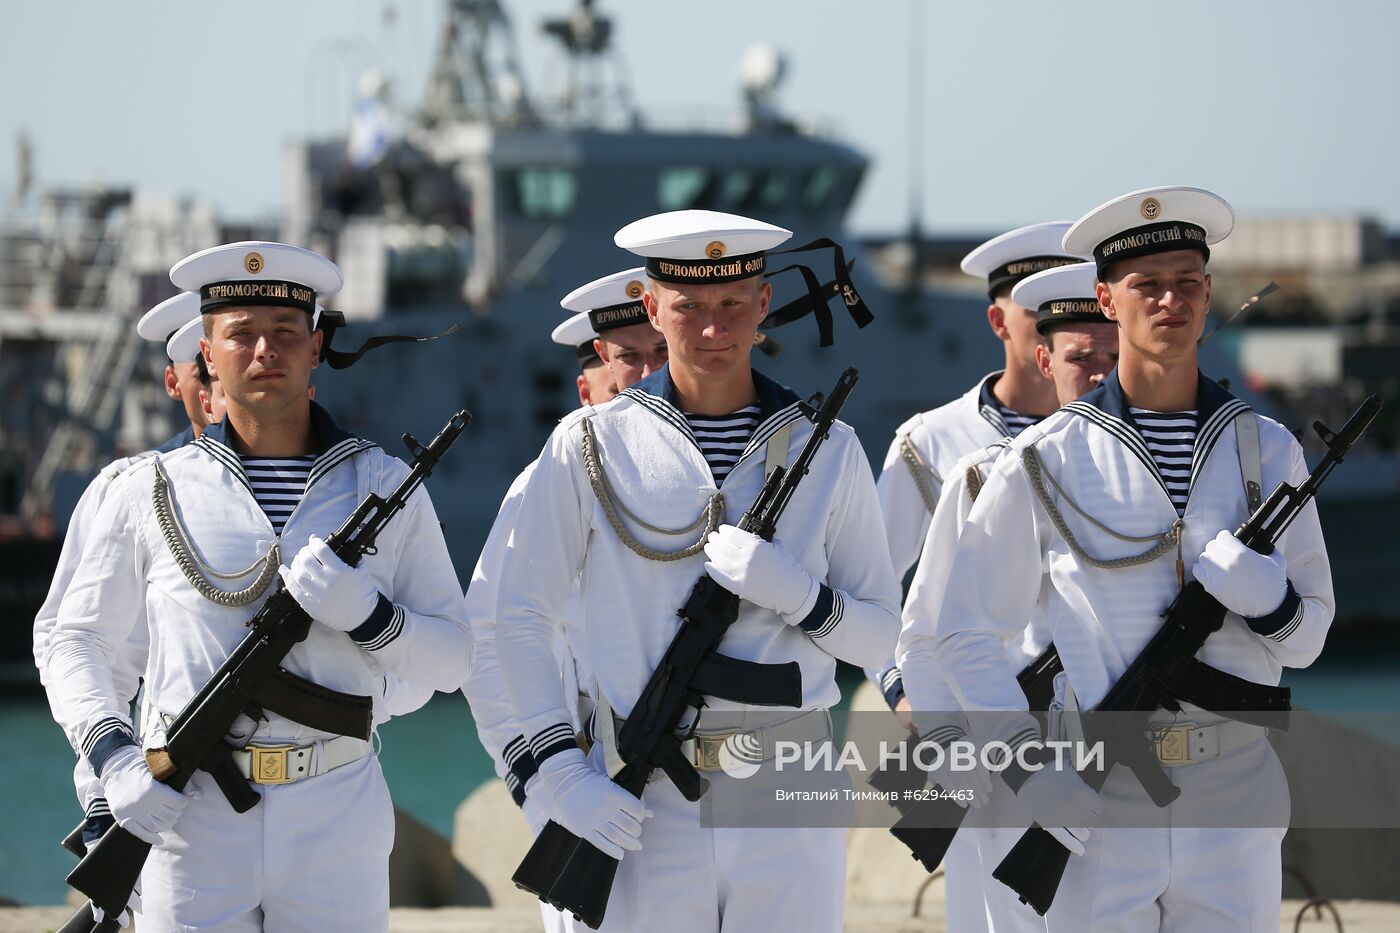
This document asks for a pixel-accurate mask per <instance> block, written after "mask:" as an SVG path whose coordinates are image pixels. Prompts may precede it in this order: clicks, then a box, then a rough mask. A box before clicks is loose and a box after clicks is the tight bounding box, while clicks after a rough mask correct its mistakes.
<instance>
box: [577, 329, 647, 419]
mask: <svg viewBox="0 0 1400 933" xmlns="http://www.w3.org/2000/svg"><path fill="white" fill-rule="evenodd" d="M647 329H648V330H650V329H651V328H650V327H648V328H647ZM616 394H617V383H616V382H614V381H613V374H612V370H610V369H608V367H607V366H605V365H603V362H602V361H601V360H593V361H591V362H590V363H589V364H588V365H587V366H585V367H584V368H583V371H582V372H580V373H579V374H578V401H579V404H580V405H601V404H603V403H604V402H608V401H611V400H612V397H613V396H614V395H616Z"/></svg>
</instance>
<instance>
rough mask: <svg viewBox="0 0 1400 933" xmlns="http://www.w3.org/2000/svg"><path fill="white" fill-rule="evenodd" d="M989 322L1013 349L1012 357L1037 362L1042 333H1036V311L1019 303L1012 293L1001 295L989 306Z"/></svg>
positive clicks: (995, 331)
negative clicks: (1015, 300)
mask: <svg viewBox="0 0 1400 933" xmlns="http://www.w3.org/2000/svg"><path fill="white" fill-rule="evenodd" d="M987 323H988V324H990V325H991V326H992V332H993V333H995V334H996V335H997V336H998V337H1000V338H1001V339H1002V341H1003V342H1004V343H1006V345H1007V347H1008V348H1009V349H1010V350H1011V358H1012V359H1014V360H1021V361H1022V362H1024V363H1026V364H1027V365H1030V364H1034V363H1035V348H1036V347H1038V346H1040V334H1038V333H1036V329H1035V312H1034V311H1032V310H1031V309H1030V308H1024V307H1022V306H1021V305H1018V304H1017V303H1016V302H1014V301H1012V300H1011V296H1010V295H1001V296H998V297H997V298H996V299H995V300H994V301H993V302H992V304H991V305H990V306H989V307H988V308H987Z"/></svg>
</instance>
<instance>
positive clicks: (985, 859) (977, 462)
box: [895, 262, 1118, 933]
mask: <svg viewBox="0 0 1400 933" xmlns="http://www.w3.org/2000/svg"><path fill="white" fill-rule="evenodd" d="M1095 283H1096V269H1095V266H1094V264H1093V263H1091V262H1086V263H1078V264H1076V265H1072V266H1058V267H1056V268H1053V269H1049V270H1046V271H1044V272H1037V273H1036V274H1035V275H1032V276H1030V277H1029V278H1026V279H1023V280H1022V281H1021V282H1019V283H1018V284H1017V285H1016V287H1015V289H1014V290H1013V291H1012V300H1013V301H1015V302H1016V303H1017V304H1018V305H1021V306H1022V307H1026V308H1034V309H1035V310H1036V331H1037V332H1038V333H1039V334H1040V335H1041V344H1040V346H1039V347H1038V349H1037V352H1036V359H1037V361H1038V362H1039V365H1040V369H1041V371H1042V372H1043V373H1044V374H1045V376H1046V377H1047V378H1048V379H1050V380H1051V381H1052V382H1053V384H1054V386H1055V396H1056V400H1057V401H1058V402H1060V403H1061V404H1068V403H1069V402H1072V401H1074V400H1075V399H1077V398H1079V397H1080V396H1082V395H1084V394H1085V393H1087V392H1089V391H1090V390H1091V389H1093V388H1094V387H1095V386H1097V385H1098V384H1099V382H1100V381H1102V379H1103V377H1104V376H1106V375H1107V374H1108V372H1109V371H1110V370H1111V369H1113V367H1114V366H1115V365H1116V364H1117V362H1118V326H1117V325H1116V324H1114V323H1113V322H1112V321H1110V320H1108V318H1106V317H1104V316H1103V312H1102V311H1101V310H1100V309H1099V304H1098V299H1097V298H1095V297H1094V294H1095ZM1010 440H1011V439H1010V438H1003V439H1002V440H1000V441H998V442H997V443H995V444H990V445H988V446H987V447H984V448H981V449H980V450H977V451H974V452H973V453H970V454H968V455H967V456H966V457H963V458H962V459H961V460H959V461H958V462H957V464H956V465H955V466H954V467H953V468H952V469H951V470H950V471H949V472H948V475H947V476H946V477H945V478H944V481H943V490H942V493H941V494H940V496H939V500H938V508H937V509H936V510H935V511H934V513H933V520H932V521H931V522H930V523H929V530H928V534H927V535H926V536H925V538H924V547H923V552H922V553H921V554H920V555H919V562H918V564H917V565H916V567H915V569H914V578H913V581H912V582H911V583H910V586H909V595H908V597H907V598H906V599H905V603H904V627H903V629H902V630H901V631H900V636H899V648H898V650H897V652H896V655H895V656H896V658H897V659H898V661H899V668H900V670H901V671H902V672H903V680H904V687H905V690H906V691H907V695H908V697H909V700H910V703H911V704H912V707H913V718H914V724H915V727H916V729H917V731H918V734H919V735H921V736H925V737H932V738H933V739H935V740H937V741H940V742H942V743H943V744H945V745H946V743H948V742H951V741H956V740H958V739H962V738H965V737H966V733H965V728H966V722H965V719H964V718H963V717H961V716H959V715H954V714H953V713H954V711H956V710H957V709H958V702H957V698H956V696H955V695H954V694H953V691H952V688H951V687H950V686H949V684H948V680H947V678H945V677H944V675H943V673H942V672H941V671H940V670H939V668H938V664H937V662H936V660H935V657H934V654H935V651H934V649H935V647H936V644H937V639H936V637H935V633H934V626H935V624H936V623H937V621H938V610H939V606H940V605H941V603H942V599H943V590H944V587H945V586H946V585H947V582H948V571H949V567H950V565H951V564H952V560H953V555H954V553H955V552H956V550H957V543H958V536H959V533H960V532H961V530H962V526H963V522H965V521H966V520H967V516H968V513H969V512H971V511H972V504H973V502H974V501H976V498H977V495H978V493H979V492H980V490H981V488H982V485H983V484H984V483H985V482H986V479H987V474H988V472H989V471H990V470H991V468H992V464H993V463H994V462H995V461H996V459H997V457H998V456H1000V455H1001V454H1002V453H1003V452H1005V450H1006V449H1007V447H1008V446H1009V444H1010ZM1045 628H1046V625H1045V620H1044V619H1043V618H1041V617H1040V616H1039V615H1037V616H1036V618H1035V619H1033V620H1031V622H1030V624H1029V625H1027V627H1026V631H1025V636H1024V637H1023V638H1022V639H1021V640H1019V641H1015V642H1012V643H1010V644H1008V645H1007V652H1008V655H1009V657H1010V659H1011V662H1012V664H1013V665H1014V666H1015V667H1016V669H1017V670H1018V671H1019V670H1021V669H1022V668H1024V667H1025V665H1027V664H1028V663H1030V662H1031V661H1032V660H1033V659H1034V658H1035V657H1036V656H1037V655H1039V654H1040V652H1041V651H1042V650H1043V649H1044V648H1045V647H1046V646H1047V644H1048V642H1049V637H1048V635H1047V634H1046V633H1045ZM943 776H945V777H947V778H950V779H953V780H954V781H955V782H957V786H959V787H962V786H968V785H969V784H970V783H972V782H973V781H975V780H976V779H975V778H972V777H970V776H967V775H964V776H962V779H961V780H959V775H957V774H955V773H952V774H946V775H943ZM976 783H977V784H978V785H979V787H980V788H981V789H982V790H984V791H989V792H990V793H989V794H988V796H989V797H990V799H989V800H987V801H984V802H982V806H981V807H979V812H976V813H975V814H969V816H968V819H967V821H966V822H965V823H964V827H963V829H962V830H960V831H959V833H958V837H955V839H956V838H960V837H964V838H963V841H962V843H959V844H958V845H960V846H962V847H965V846H967V845H968V844H972V845H975V846H976V848H977V853H976V854H977V859H978V863H979V865H980V870H979V871H977V872H976V873H970V872H969V871H968V870H967V869H966V866H965V865H964V870H963V873H962V874H961V875H960V876H959V878H958V883H959V885H961V886H962V889H960V891H959V893H958V896H957V899H958V900H959V902H960V903H965V902H966V900H967V898H968V896H969V894H968V889H972V890H977V891H980V892H981V895H982V897H983V900H984V903H985V913H984V914H983V915H978V912H977V911H975V910H972V909H968V910H966V911H963V912H960V914H959V915H958V917H956V918H954V917H950V918H949V924H948V929H949V931H950V933H962V930H961V927H960V924H963V923H968V924H971V925H972V926H973V928H974V929H981V928H985V929H989V930H992V931H1006V930H1025V931H1035V930H1044V929H1045V921H1044V920H1043V919H1042V918H1041V917H1040V916H1038V915H1037V914H1036V913H1035V912H1034V911H1033V910H1031V909H1030V908H1029V907H1027V906H1026V905H1024V904H1022V903H1021V902H1020V900H1019V899H1018V898H1017V897H1016V895H1015V894H1014V893H1013V892H1012V891H1011V890H1010V889H1009V888H1007V887H1005V886H1004V885H1001V884H998V883H997V882H995V881H993V880H992V870H993V869H994V868H996V866H997V865H998V864H1000V862H1001V860H1002V858H1003V857H1005V855H1006V853H1007V851H1009V850H1010V848H1011V846H1012V845H1013V844H1015V842H1016V840H1017V839H1019V838H1020V836H1021V833H1022V831H1023V830H1024V825H1022V826H1021V827H1020V828H1018V824H1017V819H1016V815H1015V814H1014V812H1008V809H1009V808H1013V807H1014V806H1015V801H1014V798H1013V797H1012V795H1011V794H1009V793H1007V792H1006V791H1005V790H1004V789H1002V790H1000V791H998V789H997V788H996V787H995V785H990V784H988V783H986V782H985V778H984V779H982V780H980V781H976ZM945 789H946V788H945Z"/></svg>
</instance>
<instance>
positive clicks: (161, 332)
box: [34, 292, 218, 845]
mask: <svg viewBox="0 0 1400 933" xmlns="http://www.w3.org/2000/svg"><path fill="white" fill-rule="evenodd" d="M198 320H199V296H198V295H196V294H193V293H191V292H182V293H180V294H178V295H175V296H174V297H172V298H167V299H166V300H165V301H162V302H161V303H160V304H158V305H156V306H155V307H154V308H152V309H151V310H149V311H147V312H146V313H145V314H143V315H142V316H141V319H140V320H139V321H138V322H137V324H136V332H137V334H139V335H140V336H141V337H142V338H144V339H146V340H149V341H151V342H153V343H163V344H167V348H168V349H169V348H170V346H172V345H173V342H174V340H175V336H176V334H177V333H178V332H179V331H180V330H181V329H183V327H184V326H185V325H188V324H190V323H192V322H198ZM184 349H185V348H184V347H183V346H174V349H169V352H170V364H169V365H168V366H166V368H165V385H166V389H167V391H168V392H170V393H171V398H173V399H175V400H177V401H180V402H181V405H182V407H184V408H185V411H186V413H188V412H189V411H190V408H189V407H187V406H186V405H185V399H184V396H183V392H184V391H185V389H187V388H188V385H189V383H190V382H191V380H190V379H189V378H187V377H188V375H189V374H190V373H194V378H193V381H194V383H195V385H196V386H201V387H202V386H203V379H204V377H207V375H208V371H207V370H199V369H198V368H197V366H196V364H195V362H194V357H193V356H185V355H184V352H183V350H184ZM198 391H199V389H196V390H195V393H196V394H195V398H194V406H195V408H196V409H197V411H198V416H197V417H195V416H191V417H190V418H189V422H188V427H186V428H185V429H184V430H182V431H180V432H179V433H177V434H176V435H175V436H173V437H171V438H170V439H169V440H168V441H166V442H165V443H164V444H162V445H161V447H160V449H161V450H174V449H176V448H177V447H180V446H182V445H183V444H185V443H186V442H187V441H189V440H193V439H194V438H196V437H198V436H199V435H200V433H201V432H203V431H204V428H205V426H206V425H207V424H208V423H209V420H210V418H209V414H208V413H207V412H206V411H205V409H204V407H203V406H202V405H201V404H200V402H201V399H200V398H199V396H198ZM213 420H218V419H213ZM155 453H156V451H154V450H148V451H144V452H142V453H138V454H135V455H134V456H130V457H121V458H118V459H117V460H114V461H112V462H111V463H109V464H107V465H106V466H104V467H103V468H102V469H101V470H99V471H98V473H97V476H96V477H94V478H93V480H92V482H91V483H89V484H88V487H87V489H85V490H83V494H82V496H80V497H79V499H78V503H77V505H76V506H74V508H73V514H72V515H71V516H69V519H68V529H67V530H66V531H65V532H64V536H63V547H62V549H61V550H60V551H59V554H58V563H57V565H56V566H55V567H54V574H53V580H52V581H51V582H50V583H49V592H48V595H47V596H45V597H44V603H43V605H42V606H40V607H39V613H38V615H36V616H35V617H34V663H35V665H36V666H37V667H38V668H39V682H40V683H41V684H43V685H44V687H45V688H46V689H47V688H48V686H49V683H50V680H49V676H48V671H47V664H46V662H47V659H48V647H49V637H50V636H51V635H52V633H53V628H54V625H55V623H56V622H57V621H58V607H59V604H60V603H61V602H62V601H63V594H64V593H65V592H66V591H67V590H68V584H69V583H70V582H71V581H72V579H73V574H74V572H76V571H77V569H78V561H79V559H80V558H81V557H82V554H83V548H84V547H85V546H86V545H87V541H88V537H89V536H90V532H91V527H92V522H93V519H94V518H95V517H96V515H97V511H98V509H99V508H101V506H102V500H103V498H104V497H105V496H106V494H107V489H108V488H109V487H110V486H111V485H112V481H113V480H115V479H116V478H117V477H118V476H120V475H121V474H122V473H123V472H125V471H126V470H127V469H128V468H130V467H131V466H132V465H133V464H135V463H139V462H140V461H142V460H144V459H146V458H147V457H150V456H153V455H154V454H155ZM145 666H146V625H145V622H144V620H143V621H141V622H140V623H139V624H136V625H133V626H132V628H131V634H130V644H128V645H127V646H126V647H125V648H124V649H123V650H122V651H121V652H119V653H118V657H117V658H116V661H115V663H114V664H113V667H112V682H113V686H114V689H115V690H116V691H117V693H118V694H119V695H120V696H124V697H126V698H127V700H128V701H130V700H132V699H134V698H135V696H136V693H137V689H138V688H139V686H140V682H141V675H142V673H143V672H144V670H145ZM73 783H74V785H75V787H76V790H77V794H78V803H79V805H80V806H81V807H82V808H83V814H84V827H83V844H84V845H91V844H92V843H93V842H94V841H95V840H96V839H97V838H98V837H99V836H101V835H102V834H103V833H104V832H106V830H107V827H108V826H110V825H112V814H111V810H110V809H108V806H107V799H106V798H105V797H103V796H102V788H101V786H100V785H99V784H98V781H97V776H96V775H95V774H93V773H92V768H90V767H89V766H88V764H87V761H86V759H84V758H83V757H82V756H81V755H79V756H78V761H77V764H76V765H75V766H74V768H73Z"/></svg>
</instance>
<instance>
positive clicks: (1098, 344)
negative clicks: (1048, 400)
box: [1036, 321, 1118, 405]
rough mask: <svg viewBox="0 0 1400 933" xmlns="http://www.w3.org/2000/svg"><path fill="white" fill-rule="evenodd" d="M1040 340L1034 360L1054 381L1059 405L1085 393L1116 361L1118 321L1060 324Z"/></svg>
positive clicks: (1046, 375) (1098, 381) (1042, 371)
mask: <svg viewBox="0 0 1400 933" xmlns="http://www.w3.org/2000/svg"><path fill="white" fill-rule="evenodd" d="M1047 337H1048V338H1049V340H1050V346H1049V347H1047V346H1046V345H1045V344H1043V343H1042V344H1041V345H1040V347H1039V348H1038V350H1037V351H1036V362H1037V363H1039V364H1040V371H1041V373H1042V374H1043V375H1044V376H1045V378H1047V379H1050V380H1053V381H1054V383H1055V399H1056V401H1058V402H1059V403H1060V404H1061V405H1068V404H1069V403H1070V402H1072V401H1074V400H1075V399H1077V398H1079V397H1080V396H1082V395H1084V394H1085V393H1087V392H1088V391H1089V390H1090V389H1092V388H1093V387H1094V386H1096V385H1098V384H1099V383H1100V382H1101V381H1103V377H1104V376H1107V375H1108V371H1109V370H1111V369H1112V368H1113V367H1114V366H1117V365H1118V325H1117V324H1100V323H1092V322H1088V321H1085V322H1080V323H1074V324H1061V325H1060V326H1058V327H1056V328H1055V329H1054V330H1053V331H1051V332H1050V333H1049V334H1048V335H1047Z"/></svg>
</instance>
